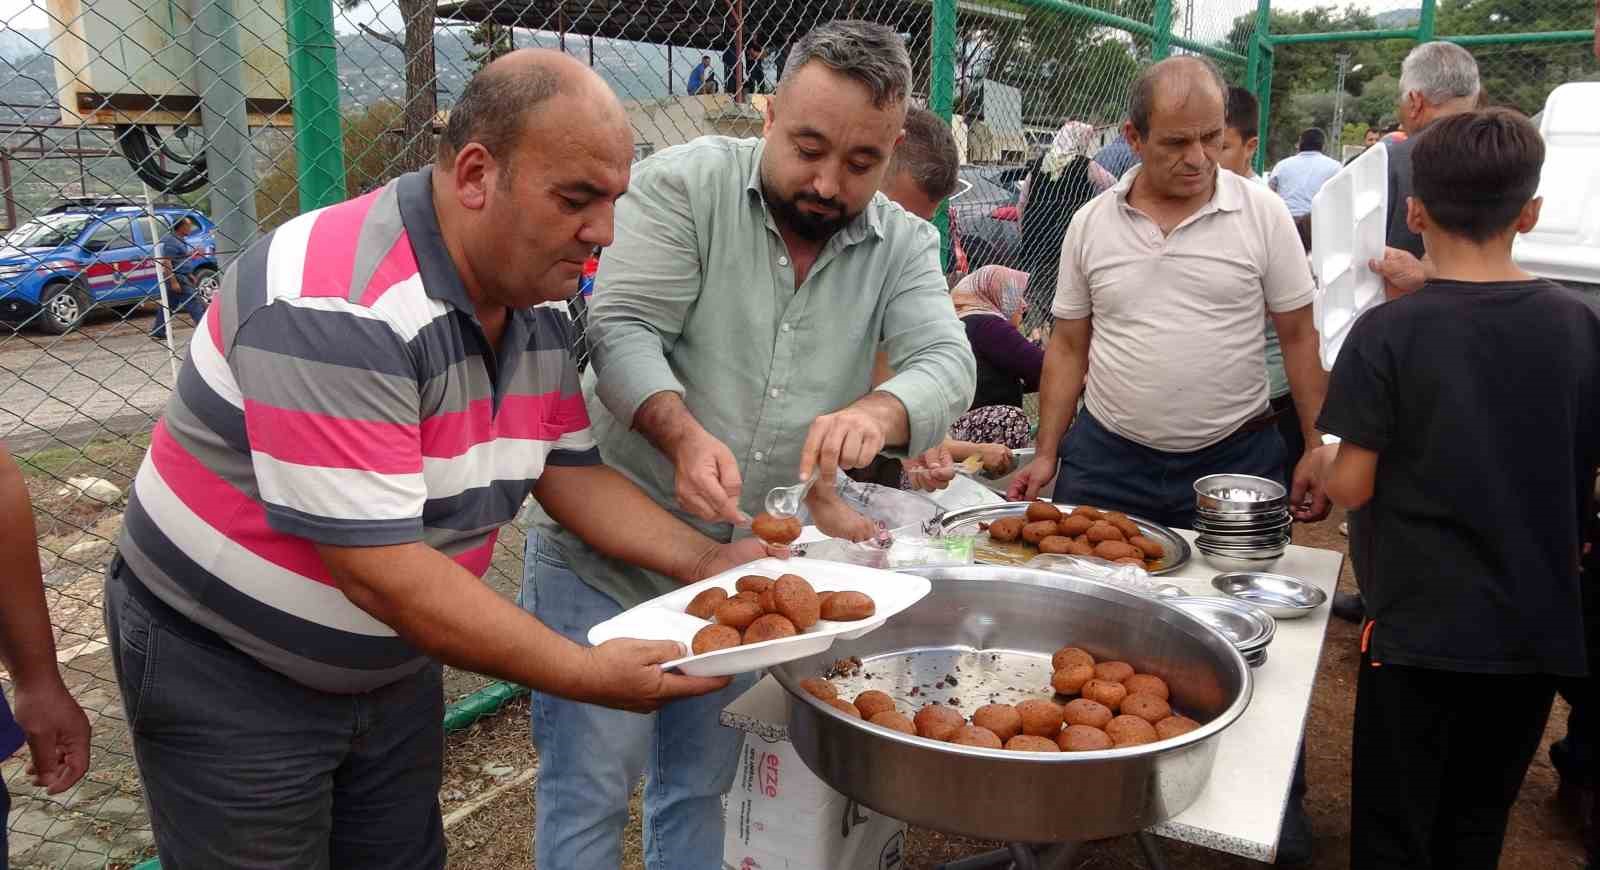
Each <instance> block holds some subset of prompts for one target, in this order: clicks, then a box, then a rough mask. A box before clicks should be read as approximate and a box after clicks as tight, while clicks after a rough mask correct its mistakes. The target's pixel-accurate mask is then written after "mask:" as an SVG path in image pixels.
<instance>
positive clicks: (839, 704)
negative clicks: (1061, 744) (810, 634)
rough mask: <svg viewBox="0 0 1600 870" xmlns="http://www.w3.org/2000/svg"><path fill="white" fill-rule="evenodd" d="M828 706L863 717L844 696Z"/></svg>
mask: <svg viewBox="0 0 1600 870" xmlns="http://www.w3.org/2000/svg"><path fill="white" fill-rule="evenodd" d="M828 706H830V707H832V708H833V709H835V710H838V711H839V712H841V713H843V714H845V715H846V716H854V717H856V718H857V719H860V718H861V711H860V710H857V709H856V705H854V704H852V703H850V702H849V701H846V700H844V699H843V698H834V699H833V700H831V701H829V702H828ZM1141 721H1142V720H1141Z"/></svg>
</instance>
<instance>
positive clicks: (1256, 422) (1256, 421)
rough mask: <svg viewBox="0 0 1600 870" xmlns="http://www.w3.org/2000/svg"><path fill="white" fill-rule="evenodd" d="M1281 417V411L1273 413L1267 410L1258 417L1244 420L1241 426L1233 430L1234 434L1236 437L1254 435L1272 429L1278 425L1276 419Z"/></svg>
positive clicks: (1282, 413)
mask: <svg viewBox="0 0 1600 870" xmlns="http://www.w3.org/2000/svg"><path fill="white" fill-rule="evenodd" d="M1283 415H1284V412H1283V411H1274V410H1272V409H1270V408H1269V409H1267V410H1266V411H1264V412H1262V413H1261V414H1260V415H1259V416H1256V417H1252V418H1250V419H1249V420H1246V421H1245V422H1244V425H1243V426H1240V427H1239V428H1238V429H1235V430H1234V433H1235V434H1238V435H1254V434H1255V433H1257V432H1261V431H1264V430H1267V429H1271V428H1274V427H1276V426H1277V425H1278V418H1280V417H1282V416H1283Z"/></svg>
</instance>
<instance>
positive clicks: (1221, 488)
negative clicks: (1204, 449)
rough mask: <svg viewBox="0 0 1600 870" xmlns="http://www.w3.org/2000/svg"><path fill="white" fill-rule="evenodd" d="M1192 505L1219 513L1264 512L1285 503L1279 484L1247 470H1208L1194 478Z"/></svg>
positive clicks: (1286, 502) (1287, 497) (1283, 492)
mask: <svg viewBox="0 0 1600 870" xmlns="http://www.w3.org/2000/svg"><path fill="white" fill-rule="evenodd" d="M1194 501H1195V506H1196V507H1198V508H1201V509H1203V510H1206V511H1210V512H1215V513H1219V514H1265V513H1272V512H1274V511H1277V510H1280V509H1282V508H1283V507H1284V506H1285V505H1287V504H1288V503H1289V493H1288V491H1287V490H1285V489H1284V488H1283V484H1281V483H1278V482H1277V481H1275V480H1268V479H1267V478H1265V477H1255V476H1253V475H1249V474H1210V475H1207V476H1205V477H1202V478H1200V479H1199V480H1197V481H1195V482H1194Z"/></svg>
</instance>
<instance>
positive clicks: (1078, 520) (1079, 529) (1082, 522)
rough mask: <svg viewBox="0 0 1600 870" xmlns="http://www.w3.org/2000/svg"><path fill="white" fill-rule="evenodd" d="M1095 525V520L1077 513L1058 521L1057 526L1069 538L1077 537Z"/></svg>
mask: <svg viewBox="0 0 1600 870" xmlns="http://www.w3.org/2000/svg"><path fill="white" fill-rule="evenodd" d="M1093 525H1094V520H1091V519H1089V518H1088V517H1085V516H1078V515H1076V514H1074V515H1072V516H1070V517H1067V518H1066V519H1064V520H1060V521H1059V522H1057V523H1056V527H1057V528H1059V529H1060V530H1061V532H1060V533H1061V534H1063V535H1066V536H1067V537H1069V538H1076V537H1077V536H1079V535H1081V534H1083V533H1085V532H1087V531H1089V528H1090V527H1091V526H1093Z"/></svg>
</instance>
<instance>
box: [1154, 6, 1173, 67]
mask: <svg viewBox="0 0 1600 870" xmlns="http://www.w3.org/2000/svg"><path fill="white" fill-rule="evenodd" d="M1150 28H1151V30H1153V31H1155V32H1154V33H1152V34H1151V36H1150V56H1151V57H1152V58H1154V59H1156V60H1165V59H1166V57H1167V55H1169V54H1171V53H1172V0H1156V8H1155V15H1154V16H1152V17H1151V19H1150Z"/></svg>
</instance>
